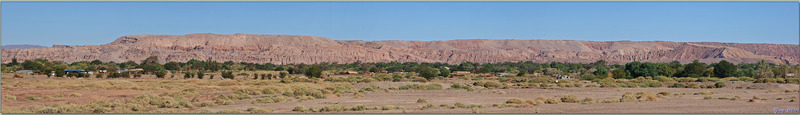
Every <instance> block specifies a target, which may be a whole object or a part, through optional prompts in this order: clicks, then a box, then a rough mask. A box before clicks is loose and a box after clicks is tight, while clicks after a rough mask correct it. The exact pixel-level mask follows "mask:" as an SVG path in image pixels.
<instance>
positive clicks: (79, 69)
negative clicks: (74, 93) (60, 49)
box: [64, 69, 86, 71]
mask: <svg viewBox="0 0 800 115" xmlns="http://www.w3.org/2000/svg"><path fill="white" fill-rule="evenodd" d="M64 71H86V70H83V69H64Z"/></svg>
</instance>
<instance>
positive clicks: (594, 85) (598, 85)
mask: <svg viewBox="0 0 800 115" xmlns="http://www.w3.org/2000/svg"><path fill="white" fill-rule="evenodd" d="M586 87H600V84H588V85H586Z"/></svg>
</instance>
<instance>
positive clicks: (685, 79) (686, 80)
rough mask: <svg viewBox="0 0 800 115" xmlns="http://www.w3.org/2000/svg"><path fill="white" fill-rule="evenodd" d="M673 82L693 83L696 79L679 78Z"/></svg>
mask: <svg viewBox="0 0 800 115" xmlns="http://www.w3.org/2000/svg"><path fill="white" fill-rule="evenodd" d="M675 81H678V82H694V81H697V78H691V77H681V78H675Z"/></svg>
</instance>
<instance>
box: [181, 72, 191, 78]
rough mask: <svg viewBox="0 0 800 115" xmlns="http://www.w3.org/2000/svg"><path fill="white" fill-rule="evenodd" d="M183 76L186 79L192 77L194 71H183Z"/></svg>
mask: <svg viewBox="0 0 800 115" xmlns="http://www.w3.org/2000/svg"><path fill="white" fill-rule="evenodd" d="M183 78H184V79H189V78H192V73H191V72H183Z"/></svg>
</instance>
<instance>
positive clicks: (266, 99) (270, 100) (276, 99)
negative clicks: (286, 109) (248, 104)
mask: <svg viewBox="0 0 800 115" xmlns="http://www.w3.org/2000/svg"><path fill="white" fill-rule="evenodd" d="M287 101H292V98H290V97H286V96H274V97H264V98H259V99H256V100H254V101H253V102H252V103H280V102H287Z"/></svg>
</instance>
